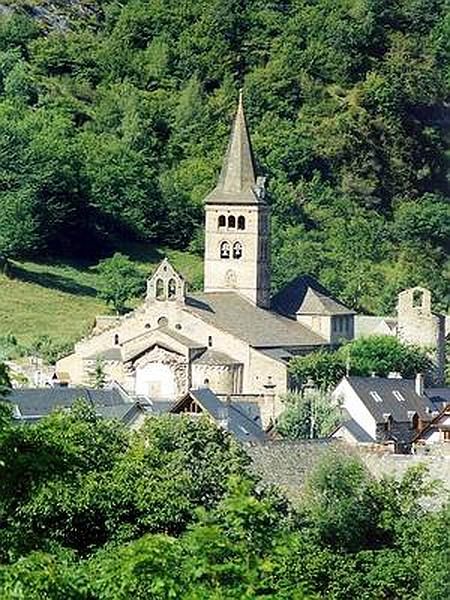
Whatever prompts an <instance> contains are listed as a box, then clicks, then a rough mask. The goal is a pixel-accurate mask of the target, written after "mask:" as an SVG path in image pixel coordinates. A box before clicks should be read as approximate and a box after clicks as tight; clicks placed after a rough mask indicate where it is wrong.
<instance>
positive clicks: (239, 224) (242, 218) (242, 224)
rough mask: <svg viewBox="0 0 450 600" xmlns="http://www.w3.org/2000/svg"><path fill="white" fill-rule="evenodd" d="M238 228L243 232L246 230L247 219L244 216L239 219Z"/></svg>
mask: <svg viewBox="0 0 450 600" xmlns="http://www.w3.org/2000/svg"><path fill="white" fill-rule="evenodd" d="M237 228H238V229H241V230H242V231H243V230H244V229H245V217H243V216H242V215H241V216H240V217H238V220H237Z"/></svg>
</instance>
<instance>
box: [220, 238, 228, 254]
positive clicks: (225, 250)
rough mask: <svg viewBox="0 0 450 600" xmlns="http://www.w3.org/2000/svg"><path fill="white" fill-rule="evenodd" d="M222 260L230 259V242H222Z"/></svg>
mask: <svg viewBox="0 0 450 600" xmlns="http://www.w3.org/2000/svg"><path fill="white" fill-rule="evenodd" d="M220 258H230V244H229V242H226V241H225V242H222V243H221V244H220Z"/></svg>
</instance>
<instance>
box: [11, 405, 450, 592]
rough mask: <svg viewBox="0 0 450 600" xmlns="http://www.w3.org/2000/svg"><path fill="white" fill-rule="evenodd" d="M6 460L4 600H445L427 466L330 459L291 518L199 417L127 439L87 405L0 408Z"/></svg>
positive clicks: (170, 421) (441, 534)
mask: <svg viewBox="0 0 450 600" xmlns="http://www.w3.org/2000/svg"><path fill="white" fill-rule="evenodd" d="M0 457H1V460H0V477H1V478H2V486H1V488H0V522H1V524H2V528H1V529H0V542H1V545H0V547H1V550H2V552H1V559H0V595H1V597H2V598H5V600H24V599H25V598H26V599H27V600H28V599H29V598H30V599H31V600H34V599H36V600H38V599H39V600H40V599H41V598H51V599H52V600H53V599H55V600H63V599H64V600H65V599H66V598H67V599H69V600H88V599H91V598H96V599H99V600H103V599H105V600H106V599H108V600H129V599H130V598H138V599H144V598H145V599H146V598H155V600H169V599H171V598H180V600H210V599H216V600H222V599H224V598H227V599H230V600H234V599H235V600H242V599H246V600H256V599H261V600H262V599H263V598H273V599H274V600H275V599H276V600H321V599H325V598H327V599H328V598H330V599H332V600H344V599H345V598H348V594H351V595H352V596H354V597H355V598H362V599H363V600H372V599H373V598H385V597H386V598H387V597H391V598H398V599H399V600H406V599H407V598H418V599H419V598H420V600H422V598H423V599H424V600H425V598H427V599H428V598H431V597H432V598H434V597H436V598H442V599H443V598H445V597H446V591H447V587H448V586H447V577H446V575H447V570H446V562H445V558H446V556H447V554H448V543H449V540H448V535H446V534H447V533H448V509H440V510H437V509H434V510H431V511H430V510H427V509H426V508H425V504H424V500H426V499H427V496H428V495H429V494H430V493H431V488H430V485H429V484H428V483H427V480H426V477H425V473H424V471H423V469H420V468H416V469H413V470H410V471H408V472H407V473H406V475H405V476H404V478H403V479H401V480H398V481H395V480H393V479H388V478H382V479H380V480H376V479H373V478H372V477H371V476H370V475H369V474H368V472H367V471H366V470H365V468H364V467H363V466H362V464H361V463H360V462H358V460H357V459H356V458H354V457H351V456H346V455H344V454H343V453H342V452H341V451H340V452H334V453H327V454H326V455H325V456H324V458H323V459H321V460H320V461H319V463H318V464H317V465H316V466H315V468H314V470H313V472H311V474H310V476H309V478H308V481H307V485H306V489H305V493H304V494H303V495H302V497H301V499H300V500H299V503H298V506H297V508H296V509H293V507H292V506H290V504H289V503H288V502H287V501H286V499H284V498H283V497H282V496H281V494H280V493H279V492H277V491H276V490H269V489H265V488H261V486H259V485H258V486H255V481H254V480H252V479H250V478H249V477H248V475H247V473H246V465H247V459H246V458H245V456H244V454H243V452H242V450H241V449H240V448H238V447H237V445H236V444H235V443H234V442H233V440H232V438H231V437H230V436H228V435H227V434H225V433H224V432H222V431H220V430H218V429H217V428H216V427H215V426H214V425H212V424H211V423H209V422H208V421H207V420H206V419H199V420H198V421H192V420H190V419H187V418H175V417H172V418H169V417H166V418H158V417H152V418H151V419H149V421H148V422H147V424H146V425H145V427H144V429H143V430H142V431H140V432H138V433H130V432H127V431H126V430H124V429H123V428H122V427H120V426H119V425H118V424H116V423H113V422H108V421H101V420H99V419H98V418H97V417H96V416H95V413H94V411H93V410H92V409H91V408H90V407H88V406H87V405H86V404H83V403H79V404H77V405H76V406H75V407H74V409H73V410H72V411H71V412H70V413H67V412H65V413H64V412H60V413H56V414H54V415H52V416H51V417H49V418H46V419H43V420H42V421H40V422H39V423H38V424H36V425H35V426H23V427H17V426H16V425H13V424H12V423H11V418H10V413H7V412H6V410H5V412H4V413H3V411H2V416H1V419H0ZM418 548H420V552H418V551H417V549H418ZM411 573H414V577H411Z"/></svg>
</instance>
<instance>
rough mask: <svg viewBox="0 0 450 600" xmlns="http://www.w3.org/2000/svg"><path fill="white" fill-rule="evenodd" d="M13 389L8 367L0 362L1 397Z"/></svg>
mask: <svg viewBox="0 0 450 600" xmlns="http://www.w3.org/2000/svg"><path fill="white" fill-rule="evenodd" d="M10 387H11V379H10V377H9V371H8V367H7V366H6V365H5V364H4V363H1V362H0V396H2V395H4V394H5V393H6V392H7V390H8V389H9V388H10Z"/></svg>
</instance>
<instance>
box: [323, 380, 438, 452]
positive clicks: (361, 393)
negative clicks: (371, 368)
mask: <svg viewBox="0 0 450 600" xmlns="http://www.w3.org/2000/svg"><path fill="white" fill-rule="evenodd" d="M332 398H333V400H334V401H335V402H338V403H340V404H341V406H342V409H343V410H344V411H345V413H344V418H343V421H342V423H341V425H340V426H339V427H338V428H337V429H336V430H335V431H334V432H333V433H332V434H331V435H332V437H336V438H344V439H346V440H347V441H348V442H351V443H355V444H360V443H381V444H391V445H393V446H394V448H395V450H396V451H399V452H405V451H409V449H410V447H411V443H412V440H413V439H414V438H415V436H416V435H417V433H418V431H420V430H421V429H422V428H423V427H424V426H425V424H427V423H428V422H430V421H431V419H432V417H433V414H435V412H436V407H435V405H434V404H433V402H432V401H431V400H430V398H429V397H428V396H427V395H426V393H425V390H424V388H423V377H422V376H420V375H419V376H417V378H416V380H409V379H398V378H395V379H390V378H383V377H354V376H347V377H344V378H343V379H342V380H341V381H340V383H339V384H338V385H337V386H336V388H335V389H334V391H333V392H332Z"/></svg>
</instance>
